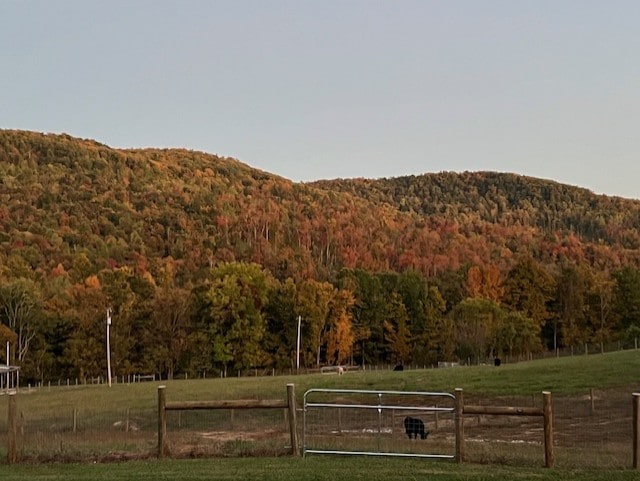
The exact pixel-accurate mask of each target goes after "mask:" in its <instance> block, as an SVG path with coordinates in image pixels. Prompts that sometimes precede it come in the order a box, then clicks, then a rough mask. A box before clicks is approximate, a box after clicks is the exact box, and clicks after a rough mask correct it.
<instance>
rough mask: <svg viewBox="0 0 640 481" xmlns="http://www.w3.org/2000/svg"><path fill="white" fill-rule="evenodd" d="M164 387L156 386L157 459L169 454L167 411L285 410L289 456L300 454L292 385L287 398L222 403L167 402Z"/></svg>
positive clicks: (225, 401)
mask: <svg viewBox="0 0 640 481" xmlns="http://www.w3.org/2000/svg"><path fill="white" fill-rule="evenodd" d="M165 388H166V387H165V386H158V457H159V458H162V457H164V456H165V455H167V454H170V450H169V445H168V443H167V411H192V410H198V409H202V410H204V409H207V410H208V409H286V410H287V412H288V414H289V415H288V418H289V434H290V436H291V454H293V455H294V456H298V455H299V454H300V450H299V446H298V428H297V420H296V392H295V387H294V385H293V384H287V398H286V399H285V400H280V399H262V400H258V399H233V400H224V401H182V402H167V397H166V393H165Z"/></svg>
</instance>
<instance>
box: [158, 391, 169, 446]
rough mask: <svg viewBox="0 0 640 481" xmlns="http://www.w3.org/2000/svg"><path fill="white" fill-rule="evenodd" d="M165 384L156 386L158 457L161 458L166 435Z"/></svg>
mask: <svg viewBox="0 0 640 481" xmlns="http://www.w3.org/2000/svg"><path fill="white" fill-rule="evenodd" d="M165 388H166V386H158V458H163V457H164V455H165V453H166V451H167V447H166V437H167V411H166V409H165V407H166V405H167V398H166V392H165Z"/></svg>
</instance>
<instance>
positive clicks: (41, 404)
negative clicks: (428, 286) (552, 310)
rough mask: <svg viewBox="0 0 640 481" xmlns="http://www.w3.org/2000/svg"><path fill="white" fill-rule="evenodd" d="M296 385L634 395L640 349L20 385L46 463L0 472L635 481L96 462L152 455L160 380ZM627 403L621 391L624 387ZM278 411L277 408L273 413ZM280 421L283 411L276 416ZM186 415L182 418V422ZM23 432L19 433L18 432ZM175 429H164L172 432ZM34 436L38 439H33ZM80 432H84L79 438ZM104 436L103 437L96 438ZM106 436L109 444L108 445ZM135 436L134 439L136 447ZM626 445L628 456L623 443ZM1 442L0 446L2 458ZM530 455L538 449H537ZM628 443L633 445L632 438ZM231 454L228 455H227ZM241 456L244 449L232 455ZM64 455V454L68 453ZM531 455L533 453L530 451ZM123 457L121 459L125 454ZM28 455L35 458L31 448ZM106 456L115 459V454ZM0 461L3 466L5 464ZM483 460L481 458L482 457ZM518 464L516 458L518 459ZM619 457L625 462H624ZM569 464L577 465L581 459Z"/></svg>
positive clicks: (435, 470)
mask: <svg viewBox="0 0 640 481" xmlns="http://www.w3.org/2000/svg"><path fill="white" fill-rule="evenodd" d="M287 383H294V384H295V386H296V393H297V397H298V403H299V404H300V403H301V401H302V397H303V395H304V392H305V391H306V390H307V389H310V388H344V389H375V390H398V391H440V392H453V390H454V389H455V388H457V387H460V388H463V389H464V391H465V397H466V396H469V397H470V398H480V399H490V398H492V397H497V396H500V397H513V398H516V400H517V399H522V400H528V402H531V399H532V397H536V401H538V399H537V396H538V395H540V393H541V392H542V391H543V390H549V391H551V392H552V393H553V395H554V397H555V396H584V395H585V394H587V393H588V392H589V390H590V389H595V390H598V391H599V392H600V393H602V394H601V395H602V396H607V394H608V393H609V392H612V391H613V390H616V391H618V392H622V393H626V392H628V396H629V405H630V399H631V393H632V392H633V391H638V390H640V350H639V351H621V352H613V353H607V354H594V355H590V356H575V357H565V358H549V359H545V360H538V361H530V362H521V363H514V364H503V365H502V366H500V367H497V368H496V367H494V366H473V367H455V368H447V369H417V370H407V371H404V372H393V371H390V370H369V369H367V370H361V371H356V372H348V373H347V374H345V375H344V376H337V375H322V374H309V375H299V376H274V377H242V378H237V377H233V378H227V379H206V380H201V379H198V380H195V379H194V380H175V381H163V382H157V381H156V382H147V383H138V384H128V385H126V384H115V385H113V386H112V387H111V388H109V387H107V386H105V385H87V386H70V387H66V386H63V387H51V388H47V387H44V388H39V389H31V390H27V389H22V390H21V391H20V393H19V394H18V396H17V399H18V404H19V409H20V411H21V412H23V413H24V419H25V425H26V426H27V427H28V430H29V431H30V432H31V433H36V434H32V438H33V439H35V440H36V441H37V442H38V443H41V444H42V445H43V446H46V447H47V449H50V448H53V451H50V452H47V453H46V455H43V456H42V458H40V459H45V460H46V463H45V464H23V465H17V466H7V465H0V479H3V480H4V479H7V480H10V479H16V480H28V479H49V480H58V479H65V480H67V479H68V480H81V479H97V480H129V479H131V480H134V479H135V480H138V479H140V480H144V479H154V480H163V479H167V480H168V479H172V480H173V479H177V480H182V479H184V480H191V479H193V480H196V479H228V480H235V479H251V478H253V479H266V480H269V479H272V480H294V479H295V480H301V481H304V480H324V479H331V480H332V481H334V480H336V479H366V480H367V481H375V480H378V479H380V480H382V479H384V480H385V481H388V480H389V479H397V478H403V479H409V480H410V479H440V480H463V479H464V480H499V479H538V480H564V479H581V480H587V481H588V480H595V479H612V480H613V479H616V480H618V479H620V480H626V479H640V474H638V473H637V472H634V471H630V470H621V469H618V470H611V469H595V470H592V471H588V470H566V469H563V466H566V465H572V464H571V463H568V464H559V465H560V468H559V469H553V470H545V469H544V468H542V467H541V466H542V461H540V467H537V466H536V463H535V462H534V463H533V464H530V463H529V464H527V463H525V465H524V466H516V467H514V466H513V464H514V463H511V462H505V463H503V464H492V465H478V464H475V465H474V464H463V465H461V466H459V465H456V464H453V463H451V462H442V461H441V462H437V461H436V462H434V461H426V460H419V459H395V458H392V459H390V458H378V457H367V458H363V457H356V456H349V457H330V456H317V455H316V456H309V457H307V458H306V459H295V458H289V457H267V458H262V457H252V458H242V457H237V458H213V459H193V460H185V459H182V460H163V461H157V460H153V459H152V460H147V461H140V460H139V461H129V462H120V463H115V462H114V463H106V464H102V463H100V462H98V463H97V464H94V463H93V462H92V460H94V459H98V460H100V459H111V458H110V457H109V456H105V454H106V453H114V452H115V453H127V452H134V453H137V454H142V456H143V457H144V456H148V455H151V456H153V452H154V449H155V444H154V443H155V441H154V439H155V438H154V436H155V429H156V428H157V417H156V410H157V388H158V386H159V385H166V394H167V400H168V401H170V402H171V401H186V400H215V399H276V398H281V399H284V398H285V396H286V384H287ZM7 398H8V396H0V439H2V438H3V434H4V433H3V431H4V430H6V422H7V421H6V415H4V414H3V413H6V409H7ZM624 398H625V401H624V402H625V403H626V394H624ZM74 411H77V412H78V424H79V434H78V435H77V436H78V439H80V438H81V443H78V444H75V445H72V446H71V447H70V446H69V445H68V443H69V442H70V441H71V442H75V439H76V435H75V433H70V429H71V427H70V426H71V418H72V412H74ZM125 411H126V416H127V417H128V416H129V415H130V416H131V422H132V423H138V424H139V426H140V429H141V430H140V432H138V433H131V434H128V435H126V436H122V434H118V435H115V436H113V438H108V437H107V438H106V439H105V438H102V434H101V433H103V432H105V431H107V430H112V432H115V430H114V428H113V426H114V421H120V420H122V419H124V416H125ZM278 416H281V414H278ZM278 419H279V421H278V422H281V420H282V418H281V417H279V418H278ZM188 420H189V419H188V418H187V417H186V415H185V417H183V418H182V422H183V423H187V422H188ZM25 432H26V431H25ZM174 434H175V433H174V432H172V433H170V437H171V436H173V435H174ZM38 436H39V438H38ZM83 436H84V437H83ZM101 443H102V444H101ZM108 443H111V444H108ZM136 443H137V444H136ZM624 446H625V447H624V448H623V449H624V452H625V453H626V449H627V447H626V444H625V445H624ZM5 449H6V447H5V446H4V443H3V442H2V444H0V457H3V456H5V455H6V454H5V453H6V451H5ZM535 449H536V452H537V451H539V448H535ZM629 449H630V442H629ZM74 450H79V458H80V459H87V460H90V461H87V463H85V464H65V463H58V462H56V461H58V460H62V459H74V456H76V454H77V453H75V452H74ZM229 454H231V455H233V454H234V452H231V453H226V454H225V455H229ZM235 454H236V455H243V454H244V453H243V452H242V451H238V452H235ZM66 455H68V456H66ZM536 456H537V454H536ZM124 458H125V457H124V456H123V457H122V459H124ZM30 459H32V460H33V459H39V458H38V455H37V454H36V455H35V456H32V457H31V458H30ZM113 459H119V458H118V457H117V456H115V457H114V458H113ZM2 462H3V460H2V461H0V463H2ZM480 462H485V461H480ZM516 464H517V463H516ZM626 464H627V463H626V462H625V463H624V464H622V465H626ZM575 465H577V466H580V465H581V464H580V463H576V464H575Z"/></svg>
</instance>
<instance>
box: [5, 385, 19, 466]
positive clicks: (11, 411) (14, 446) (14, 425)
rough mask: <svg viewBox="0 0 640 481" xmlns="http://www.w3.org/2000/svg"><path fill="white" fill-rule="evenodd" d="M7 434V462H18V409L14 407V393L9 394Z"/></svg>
mask: <svg viewBox="0 0 640 481" xmlns="http://www.w3.org/2000/svg"><path fill="white" fill-rule="evenodd" d="M7 412H8V422H9V425H8V431H9V432H8V433H7V462H8V463H9V464H14V463H16V462H18V408H17V405H16V393H15V392H10V393H9V406H8V409H7Z"/></svg>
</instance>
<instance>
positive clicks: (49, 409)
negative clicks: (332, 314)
mask: <svg viewBox="0 0 640 481" xmlns="http://www.w3.org/2000/svg"><path fill="white" fill-rule="evenodd" d="M287 383H294V384H295V385H296V393H297V396H298V400H301V399H302V396H303V394H304V392H305V391H306V390H307V389H310V388H347V389H380V390H399V391H413V390H416V391H445V392H453V390H454V389H455V388H457V387H460V388H463V389H464V390H465V392H468V393H470V394H472V395H474V396H482V395H488V396H493V395H500V396H530V395H534V394H539V393H540V392H542V391H543V390H549V391H551V392H552V393H553V394H584V393H585V392H588V390H589V389H590V388H596V389H606V388H610V387H629V389H633V388H634V386H636V389H640V350H638V351H635V350H634V351H619V352H612V353H607V354H594V355H590V356H575V357H564V358H549V359H544V360H537V361H529V362H521V363H515V364H506V365H505V364H503V365H502V366H500V367H498V368H496V367H493V366H472V367H454V368H447V369H419V370H409V371H404V372H393V371H389V370H368V369H367V370H364V371H356V372H349V373H347V374H345V375H344V376H336V375H322V374H309V375H300V376H274V377H242V378H235V377H233V378H227V379H206V380H202V379H196V380H174V381H162V382H158V381H156V382H146V383H137V384H114V385H113V386H112V387H111V388H108V387H106V386H105V385H86V386H71V387H66V386H65V387H51V388H47V387H43V388H39V389H35V388H32V389H31V390H27V389H22V390H21V393H20V395H19V398H20V403H21V404H22V405H23V406H24V407H25V408H29V409H31V410H33V411H37V412H38V413H39V415H41V416H42V417H50V416H51V415H54V414H58V413H60V411H61V409H68V406H70V405H73V406H76V407H77V408H79V409H83V408H95V407H100V409H101V411H102V412H103V413H107V412H109V411H113V412H120V411H122V410H123V409H124V407H128V408H129V409H134V410H135V409H140V410H146V409H151V410H153V409H155V407H156V405H157V387H158V386H159V385H161V384H162V385H166V386H167V390H166V392H167V400H168V401H184V400H210V399H277V398H282V399H284V398H285V397H286V384H287ZM6 402H7V401H6V396H1V397H0V410H2V411H0V412H3V411H4V409H5V406H6ZM0 419H1V417H0Z"/></svg>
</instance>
